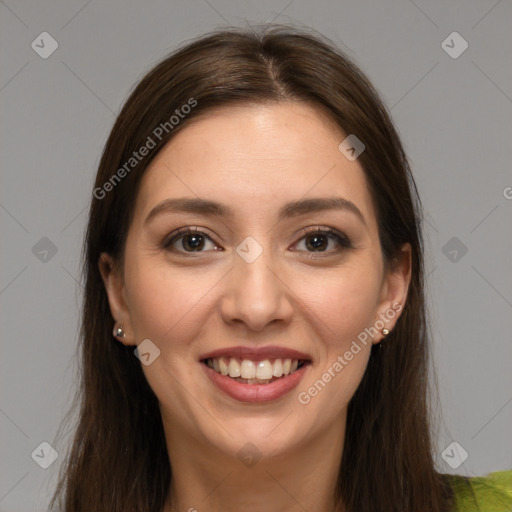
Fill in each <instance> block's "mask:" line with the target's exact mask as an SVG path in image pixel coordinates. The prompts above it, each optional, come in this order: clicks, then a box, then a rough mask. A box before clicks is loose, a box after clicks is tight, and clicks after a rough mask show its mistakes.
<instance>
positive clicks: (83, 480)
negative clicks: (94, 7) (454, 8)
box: [52, 26, 451, 512]
mask: <svg viewBox="0 0 512 512" xmlns="http://www.w3.org/2000/svg"><path fill="white" fill-rule="evenodd" d="M280 101H299V102H307V103H309V104H313V105H317V106H318V108H322V109H323V110H325V111H327V112H328V113H329V114H330V116H331V117H332V119H333V120H334V121H335V122H336V123H337V125H338V126H339V127H340V128H341V129H342V130H343V132H344V133H346V134H355V135H356V136H357V137H358V138H359V139H360V140H361V141H363V143H364V144H365V146H366V149H365V151H364V152H363V153H362V154H361V155H360V156H359V160H358V161H359V163H360V164H361V166H362V167H363V169H364V172H365V176H366V179H367V183H368V185H369V189H370V192H371V195H372V199H373V201H374V205H375V208H376V212H377V219H378V227H379V236H380V243H381V246H382V252H383V255H384V260H385V262H386V263H388V264H390V263H391V262H392V261H393V257H394V256H395V255H396V254H397V251H398V250H399V248H400V246H401V245H402V244H404V243H406V242H408V243H409V244H410V245H411V248H412V279H411V283H410V286H409V292H408V299H407V302H406V304H405V306H404V309H403V311H402V315H401V317H400V318H399V320H398V322H397V324H396V326H395V328H394V330H393V331H392V333H391V334H390V335H389V336H388V338H387V339H386V341H385V344H384V345H383V346H382V347H379V346H374V347H373V348H372V353H371V356H370V361H369V364H368V367H367V369H366V372H365V374H364V377H363V379H362V382H361V383H360V386H359V387H358V389H357V391H356V393H355V395H354V396H353V398H352V400H351V401H350V403H349V406H348V420H347V428H346V437H345V443H344V449H343V456H342V460H341V461H340V471H339V480H338V484H337V497H338V498H339V499H340V500H341V501H342V502H343V503H344V504H345V506H346V507H347V511H349V512H376V511H379V512H386V511H405V510H407V511H408V512H420V511H421V512H424V511H427V510H428V511H429V512H445V511H447V510H449V509H450V506H451V505H450V504H451V493H450V489H449V487H448V486H447V484H446V482H445V479H444V476H443V475H441V474H440V473H438V472H437V471H436V469H435V465H434V460H433V454H432V449H433V443H432V431H431V407H430V405H429V404H430V402H429V396H430V395H429V392H430V388H429V384H428V382H429V376H430V373H429V354H428V329H427V323H426V312H425V299H424V282H423V280H424V273H423V254H422V253H423V242H422V234H421V215H420V214H421V204H420V202H419V198H418V194H417V190H416V185H415V183H414V179H413V177H412V175H411V172H410V168H409V164H408V161H407V157H406V155H405V153H404V150H403V148H402V145H401V142H400V140H399V137H398V134H397V132H396V130H395V128H394V127H393V124H392V122H391V120H390V118H389V116H388V114H387V111H386V109H385V107H384V106H383V103H382V101H381V100H380V98H379V95H378V94H377V92H376V91H375V89H374V88H373V87H372V85H371V84H370V83H369V81H368V79H367V78H366V77H365V76H364V75H363V74H362V72H361V71H360V70H359V69H358V68H357V67H356V66H355V65H354V64H353V63H352V62H351V60H350V59H349V58H348V57H347V56H346V55H345V54H344V53H343V52H342V51H340V50H339V49H338V48H336V47H335V46H334V45H333V44H332V43H331V42H330V41H328V40H326V39H325V38H324V37H323V36H320V35H318V34H315V35H311V34H310V33H309V32H308V31H306V30H297V29H294V28H291V27H283V26H267V27H263V28H260V29H259V30H255V29H251V30H241V29H235V30H229V29H228V30H219V31H215V32H214V33H211V34H207V35H206V36H203V37H201V38H199V39H197V40H195V41H193V42H191V43H189V44H187V45H186V46H184V47H182V48H180V49H179V50H178V51H176V52H174V53H173V54H171V55H170V56H168V57H167V58H165V60H163V61H162V62H160V63H159V64H157V65H156V66H155V67H154V68H153V69H151V70H150V71H149V72H148V73H147V74H146V75H145V76H144V78H143V79H142V80H141V81H140V83H139V84H138V85H137V87H136V88H135V89H134V90H133V92H132V93H131V95H130V96H129V98H128V100H127V101H126V103H125V105H124V107H123V108H122V110H121V112H120V114H119V116H118V118H117V120H116V122H115V124H114V127H113V129H112V131H111V133H110V136H109V138H108V141H107V143H106V145H105V148H104V151H103V155H102V158H101V162H100V164H99V169H98V173H97V177H96V183H95V188H94V193H93V197H92V202H91V208H90V214H89V223H88V228H87V234H86V239H85V245H84V254H83V273H84V279H85V292H84V304H83V312H82V313H83V314H82V327H81V346H80V349H81V358H82V360H81V363H80V364H81V376H80V377H81V382H80V387H79V389H78V396H77V400H76V403H75V406H78V405H79V406H80V409H79V415H78V425H77V427H76V431H75V435H74V440H73V443H72V445H71V446H70V450H69V453H68V454H67V458H66V461H65V464H63V466H62V468H61V475H60V481H59V483H58V486H57V490H56V492H55V495H54V496H53V500H52V506H53V505H54V504H55V503H56V502H57V499H59V500H60V501H59V503H61V504H62V503H63V508H62V510H64V511H65V512H71V511H73V512H78V511H86V512H92V511H98V510H108V511H109V512H131V511H133V512H135V511H138V512H140V511H150V510H151V511H160V510H162V508H163V507H164V502H165V499H166V497H167V496H168V493H169V489H170V482H171V478H172V475H171V470H170V465H169V460H168V455H167V449H166V444H165V436H164V430H163V426H162V421H161V416H160V411H159V407H158V402H157V398H156V396H155V394H154V393H153V391H152V390H151V388H150V387H149V385H148V383H147V381H146V379H145V377H144V374H143V372H142V369H141V365H140V362H139V361H138V359H137V358H136V357H134V354H133V347H126V346H124V345H122V344H121V343H118V342H115V340H114V339H113V338H112V327H113V319H112V316H111V313H110V309H109V305H108V302H107V296H106V292H105V289H104V285H103V282H102V279H101V276H100V272H99V269H98V260H99V256H100V253H101V252H104V251H105V252H108V253H110V254H111V255H112V256H113V258H114V260H115V261H117V262H119V263H120V264H122V261H123V253H124V244H125V240H126V236H127V232H128V228H129V226H130V222H131V219H132V216H133V205H134V204H135V198H136V194H137V191H138V186H139V183H140V180H141V177H142V175H143V173H144V171H145V169H146V168H147V167H148V165H149V164H150V162H151V161H152V159H153V158H154V157H155V155H156V154H157V152H158V151H159V150H160V149H161V148H162V147H163V145H164V144H166V143H167V142H168V141H169V140H170V139H171V138H172V137H173V136H174V135H175V134H176V133H178V132H179V131H180V130H182V129H183V128H184V127H186V126H187V124H188V123H189V122H190V121H191V120H192V119H194V118H197V116H198V115H203V114H205V115H208V112H209V111H210V110H211V109H212V108H216V107H222V106H226V105H233V104H236V103H254V102H280ZM184 105H188V107H187V108H184V107H183V106H184ZM173 115H174V117H175V119H174V120H171V117H172V116H173ZM178 117H179V119H178ZM177 119H178V120H177ZM158 127H160V129H159V130H158V129H157V128H158ZM157 135H158V136H157ZM150 139H151V141H152V142H151V143H149V140H150ZM340 142H341V141H340ZM142 146H146V147H148V146H152V147H151V149H150V150H149V153H148V154H147V156H145V157H144V158H141V159H140V161H139V160H137V161H136V162H135V161H133V160H130V159H132V158H133V155H134V151H137V150H138V149H139V148H141V147H142ZM128 162H130V163H129V165H127V163H128ZM120 169H124V170H125V172H122V171H120ZM114 175H115V176H114ZM107 183H109V184H110V185H107ZM62 500H63V501H62Z"/></svg>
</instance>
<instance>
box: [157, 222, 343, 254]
mask: <svg viewBox="0 0 512 512" xmlns="http://www.w3.org/2000/svg"><path fill="white" fill-rule="evenodd" d="M196 234H198V235H202V236H204V237H206V238H208V239H209V240H210V241H211V242H213V243H214V244H215V246H217V243H216V242H215V241H214V240H212V238H211V237H210V236H208V235H207V234H206V233H204V232H203V231H200V230H199V229H197V228H180V229H178V230H177V231H176V232H174V233H172V234H171V235H169V237H170V238H169V237H167V238H166V239H165V240H164V242H163V243H162V247H163V248H164V249H166V250H168V251H169V252H174V253H178V254H187V255H194V254H200V253H201V252H207V251H192V252H189V251H178V250H176V249H174V248H172V245H173V244H174V243H175V242H176V241H178V240H179V239H181V238H183V237H184V236H185V235H196ZM315 234H322V235H326V236H327V237H328V238H329V239H330V240H334V241H336V242H337V243H338V244H339V245H340V248H338V249H337V250H335V251H332V250H331V251H318V252H316V251H314V252H308V251H301V252H308V255H307V256H306V257H307V258H310V259H319V258H323V257H326V255H327V256H330V255H332V253H333V252H339V251H340V250H342V249H351V248H352V243H351V241H350V239H349V238H348V237H347V236H346V235H344V234H343V233H340V232H338V231H336V230H334V229H331V228H321V227H316V226H311V227H308V228H306V232H305V233H304V235H303V236H302V237H301V238H300V239H299V241H301V240H303V239H304V238H306V237H307V236H308V235H315ZM192 257H195V256H192Z"/></svg>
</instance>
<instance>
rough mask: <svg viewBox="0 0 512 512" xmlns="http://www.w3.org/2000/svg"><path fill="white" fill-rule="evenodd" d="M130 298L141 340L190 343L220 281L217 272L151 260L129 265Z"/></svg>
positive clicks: (164, 343) (135, 326) (128, 297)
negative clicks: (203, 271) (199, 317)
mask: <svg viewBox="0 0 512 512" xmlns="http://www.w3.org/2000/svg"><path fill="white" fill-rule="evenodd" d="M127 270H128V272H129V273H128V272H127V290H128V293H127V301H128V304H129V313H130V320H131V324H132V328H133V330H134V333H135V336H136V338H137V340H142V339H144V338H149V339H152V340H154V341H155V342H156V343H157V344H158V346H159V347H160V348H161V349H164V348H165V347H166V346H167V345H168V344H169V341H172V345H173V347H176V345H179V344H180V343H181V344H187V343H188V342H189V341H190V340H191V339H193V337H194V335H195V334H196V332H198V331H199V329H200V325H201V323H200V322H198V321H197V315H200V314H201V311H203V310H204V308H205V305H206V304H207V302H208V291H211V290H213V289H214V287H215V284H216V283H217V281H218V276H217V275H216V274H215V273H212V272H210V273H200V272H197V271H193V270H191V269H187V270H183V269H178V268H172V267H171V266H170V265H161V264H155V263H154V261H153V262H151V261H150V260H149V259H148V260H146V261H144V260H143V259H142V258H141V259H139V261H138V263H137V264H136V265H135V264H134V265H131V266H129V267H128V265H127Z"/></svg>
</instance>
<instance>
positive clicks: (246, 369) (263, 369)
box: [201, 356, 312, 385]
mask: <svg viewBox="0 0 512 512" xmlns="http://www.w3.org/2000/svg"><path fill="white" fill-rule="evenodd" d="M311 362H312V361H311V360H310V359H299V358H290V357H288V358H282V357H274V358H269V357H267V358H265V359H257V358H251V359H248V358H241V357H234V356H218V357H207V358H204V359H201V363H202V364H204V365H206V366H208V367H209V368H211V369H212V370H213V371H215V372H216V373H218V374H219V375H223V376H224V377H229V378H230V379H232V380H233V381H235V382H238V383H240V384H248V385H251V384H252V385H255V384H271V383H272V382H275V381H277V380H281V379H284V378H286V377H288V376H290V375H292V374H294V373H295V372H298V371H299V370H300V369H301V368H303V367H304V366H307V365H310V364H311Z"/></svg>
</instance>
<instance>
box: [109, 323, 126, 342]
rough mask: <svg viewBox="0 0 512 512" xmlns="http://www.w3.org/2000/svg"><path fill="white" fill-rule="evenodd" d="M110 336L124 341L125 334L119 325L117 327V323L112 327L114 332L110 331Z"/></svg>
mask: <svg viewBox="0 0 512 512" xmlns="http://www.w3.org/2000/svg"><path fill="white" fill-rule="evenodd" d="M112 335H113V336H114V338H121V339H124V338H125V336H126V334H125V332H124V329H123V326H122V325H121V324H119V326H117V322H116V324H115V325H114V330H113V331H112Z"/></svg>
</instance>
